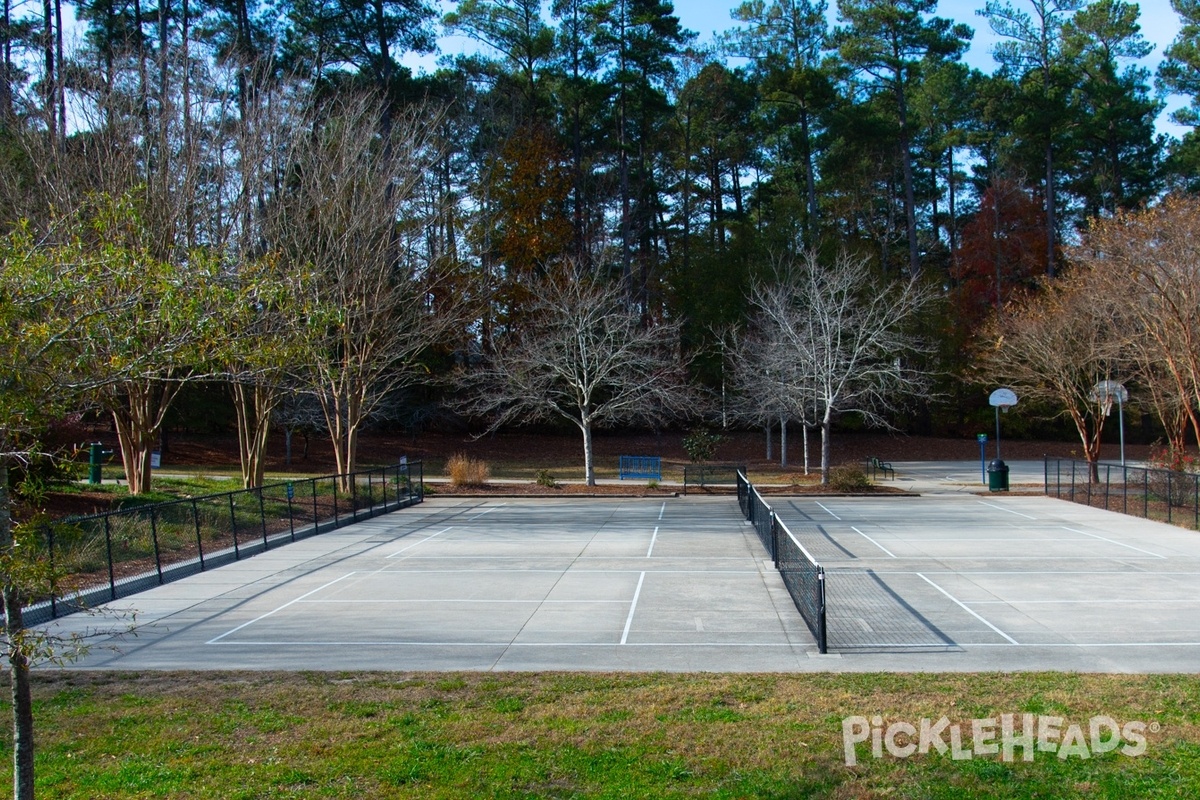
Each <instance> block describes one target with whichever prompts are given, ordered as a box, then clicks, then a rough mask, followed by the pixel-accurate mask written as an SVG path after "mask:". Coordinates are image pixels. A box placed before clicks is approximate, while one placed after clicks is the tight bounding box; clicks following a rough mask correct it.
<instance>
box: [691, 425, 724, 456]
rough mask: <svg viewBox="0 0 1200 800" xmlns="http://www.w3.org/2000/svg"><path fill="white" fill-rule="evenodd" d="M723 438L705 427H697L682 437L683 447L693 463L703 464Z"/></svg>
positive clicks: (714, 451)
mask: <svg viewBox="0 0 1200 800" xmlns="http://www.w3.org/2000/svg"><path fill="white" fill-rule="evenodd" d="M723 438H724V437H722V436H721V435H720V434H719V433H713V432H712V431H710V430H708V429H707V428H697V429H696V430H694V431H692V432H691V433H690V434H688V435H687V436H685V437H684V438H683V449H684V452H686V453H687V454H688V458H690V459H691V460H692V463H693V464H703V463H704V462H706V461H708V460H710V459H711V458H712V457H713V454H714V453H716V451H717V445H719V444H720V443H721V441H722V439H723Z"/></svg>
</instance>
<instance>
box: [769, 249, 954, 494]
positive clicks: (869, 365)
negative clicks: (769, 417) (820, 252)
mask: <svg viewBox="0 0 1200 800" xmlns="http://www.w3.org/2000/svg"><path fill="white" fill-rule="evenodd" d="M776 276H777V278H776V280H775V281H774V282H773V283H771V284H759V285H757V286H755V287H754V289H753V290H752V294H751V308H752V313H753V314H754V316H755V326H756V327H757V330H758V331H759V334H758V344H757V350H756V353H755V358H756V360H758V362H759V363H760V364H764V365H767V366H766V367H765V369H767V370H774V371H776V373H777V375H778V379H777V380H774V381H773V384H774V386H775V388H774V389H773V390H771V391H772V392H773V393H774V402H775V403H777V404H778V405H779V406H780V407H781V408H786V409H792V410H794V412H793V413H804V412H805V411H806V410H807V409H810V408H811V409H812V411H813V417H812V418H813V419H814V420H815V422H816V424H817V425H819V426H820V428H821V481H822V482H823V483H826V482H828V481H829V466H830V464H829V460H830V434H831V431H832V426H833V422H834V419H835V418H836V417H837V416H838V415H842V414H850V413H854V414H858V415H860V416H861V417H863V418H864V419H865V420H866V421H867V422H868V423H869V424H873V425H879V426H884V427H887V426H888V425H889V422H888V419H887V416H886V414H887V413H888V412H889V411H892V410H895V409H897V408H898V407H899V406H900V404H901V403H902V402H904V401H906V400H908V399H912V398H915V397H925V396H928V392H929V388H928V384H929V381H928V374H927V373H926V372H925V371H923V370H921V369H918V368H916V367H915V366H912V365H910V364H907V363H906V359H909V358H911V357H913V356H918V355H920V354H922V353H924V352H925V350H926V348H925V346H924V345H923V343H922V342H921V341H920V340H919V339H918V338H917V337H916V336H913V335H912V334H910V333H909V332H908V329H909V328H910V326H911V325H912V323H913V322H914V321H915V320H916V319H917V317H918V316H919V315H920V314H921V313H922V312H923V311H925V310H926V309H927V308H928V307H929V305H930V304H931V302H932V299H933V295H932V294H931V293H930V292H929V291H927V290H926V289H924V288H922V287H921V285H919V284H918V283H916V282H912V281H904V282H901V283H891V284H884V283H881V282H879V281H878V280H877V279H875V277H874V276H873V275H872V273H871V269H870V267H869V266H868V264H867V262H866V261H865V260H864V259H861V258H856V257H853V256H850V255H847V254H844V253H843V254H841V255H839V256H838V257H837V258H836V260H835V261H834V262H833V263H832V264H829V265H825V264H822V263H821V262H820V260H819V259H818V257H817V255H816V254H815V253H811V252H810V253H807V254H804V255H802V256H800V257H798V258H797V257H788V258H785V259H781V260H780V261H779V263H777V265H776ZM802 418H803V417H802Z"/></svg>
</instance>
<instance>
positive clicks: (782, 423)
mask: <svg viewBox="0 0 1200 800" xmlns="http://www.w3.org/2000/svg"><path fill="white" fill-rule="evenodd" d="M787 424H788V421H787V417H784V416H781V417H780V418H779V466H781V467H786V466H787V465H788V463H787Z"/></svg>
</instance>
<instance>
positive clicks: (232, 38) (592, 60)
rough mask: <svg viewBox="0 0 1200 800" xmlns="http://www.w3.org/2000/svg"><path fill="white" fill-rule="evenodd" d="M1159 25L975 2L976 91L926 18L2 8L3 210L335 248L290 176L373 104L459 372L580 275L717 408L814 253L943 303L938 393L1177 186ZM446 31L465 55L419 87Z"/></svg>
mask: <svg viewBox="0 0 1200 800" xmlns="http://www.w3.org/2000/svg"><path fill="white" fill-rule="evenodd" d="M1172 4H1173V6H1174V8H1175V10H1176V12H1177V13H1178V14H1179V15H1180V17H1181V20H1182V22H1183V28H1182V30H1181V32H1180V34H1179V36H1178V38H1177V40H1176V41H1175V42H1173V43H1172V44H1171V46H1170V47H1169V48H1168V49H1167V51H1166V52H1165V54H1164V55H1165V58H1164V60H1163V62H1162V66H1161V68H1160V69H1159V70H1158V72H1157V73H1156V74H1151V73H1150V72H1149V71H1148V70H1147V69H1146V68H1144V67H1142V66H1140V65H1139V59H1141V58H1143V57H1144V56H1145V55H1147V53H1148V52H1149V51H1150V49H1151V46H1150V44H1149V43H1148V42H1147V41H1146V40H1145V39H1144V38H1143V37H1142V35H1141V33H1140V29H1139V24H1138V20H1139V14H1140V10H1139V7H1138V5H1137V4H1136V3H1127V2H1122V1H1121V0H1094V2H1091V3H1085V2H1082V0H1013V1H1012V2H1008V1H1007V0H1005V1H1003V2H1001V1H1000V0H989V2H987V3H985V4H984V5H982V6H981V7H980V8H979V9H978V15H977V17H976V18H975V20H974V22H975V23H976V24H977V25H979V26H989V27H990V28H991V29H992V30H993V31H995V33H996V34H997V35H998V37H999V38H998V42H999V44H998V45H997V46H996V47H995V51H994V56H995V61H996V64H997V67H996V69H995V71H994V72H992V73H991V74H987V73H984V72H981V71H980V70H978V69H974V68H971V67H969V66H968V65H967V64H965V63H964V62H963V55H964V53H965V52H966V51H967V49H968V47H969V46H970V43H971V40H972V36H973V31H972V30H971V28H970V27H968V26H967V25H964V24H957V23H954V22H952V21H950V20H948V19H946V18H943V17H939V16H938V15H937V12H938V9H937V5H936V2H933V0H842V1H841V2H840V3H838V5H837V6H836V9H834V12H835V13H833V14H831V13H829V12H830V9H829V8H827V6H826V4H825V3H824V2H821V1H820V0H748V2H745V3H743V4H742V5H740V6H738V7H737V8H736V9H735V10H734V11H733V12H732V18H731V20H730V24H729V29H728V30H727V31H726V32H725V33H724V34H722V35H720V36H718V37H717V39H716V41H715V44H714V45H712V46H709V47H700V46H698V45H697V41H696V36H695V35H694V34H693V33H691V32H689V31H687V30H685V29H683V28H682V27H681V25H680V22H679V19H678V18H677V17H676V16H675V14H674V9H673V6H672V4H671V3H670V2H667V1H665V0H600V1H598V2H585V1H584V0H555V2H553V3H551V4H545V3H542V2H540V0H463V2H460V3H459V4H458V5H457V7H456V8H455V9H454V10H453V12H451V13H450V14H448V15H447V16H446V17H445V18H444V19H439V17H438V16H437V12H436V11H435V6H434V5H433V4H430V3H424V2H419V0H401V1H399V2H397V0H371V1H370V2H368V1H367V0H321V1H317V0H281V1H280V2H277V3H270V4H266V3H256V2H253V1H252V0H173V1H172V0H158V2H154V0H146V2H143V1H142V0H93V1H91V2H78V3H74V4H70V3H63V2H62V0H45V2H43V3H42V4H6V5H5V18H4V22H3V27H2V28H0V41H2V42H3V65H2V69H3V79H2V80H0V125H2V130H0V158H3V162H2V175H3V186H2V187H0V191H2V193H3V194H2V196H0V216H2V218H3V220H4V221H5V222H6V223H11V224H13V225H15V224H16V222H17V221H18V220H25V221H27V222H28V223H29V224H31V225H32V226H33V228H34V229H35V230H37V229H39V227H40V228H41V229H43V230H46V231H49V230H50V229H51V228H52V227H53V225H52V223H51V221H52V220H55V219H61V216H60V215H62V214H63V213H71V211H72V209H78V208H81V207H83V206H84V204H85V202H86V201H85V198H87V197H91V196H94V195H95V194H96V193H103V194H106V195H108V196H110V197H113V198H120V197H128V196H129V195H130V194H131V193H132V194H133V195H136V196H137V197H138V198H140V201H139V203H138V204H137V207H138V209H139V212H138V221H137V224H138V225H139V226H141V228H142V229H143V230H142V233H141V234H140V236H141V239H140V240H139V241H140V244H139V246H144V247H145V248H146V251H147V252H148V253H150V254H153V256H154V257H155V258H159V259H163V260H168V261H175V262H179V263H186V262H187V261H188V260H189V259H194V258H195V256H194V254H195V253H196V252H197V251H199V250H203V251H205V252H206V253H208V254H209V256H210V257H214V258H215V259H216V260H217V261H219V262H220V263H222V264H224V265H225V267H226V269H236V268H237V265H239V264H244V263H248V262H251V261H261V260H262V259H263V258H265V257H267V256H268V255H269V254H271V253H278V252H282V251H285V250H287V249H288V248H292V249H293V251H295V250H296V249H303V248H305V247H310V248H321V247H325V248H326V249H328V250H330V252H332V248H333V245H332V244H330V243H329V242H325V243H322V242H316V241H309V242H304V241H301V239H302V237H300V236H298V235H297V234H296V233H295V232H294V231H292V232H288V230H289V229H288V225H291V226H296V225H299V226H300V227H303V226H304V222H303V220H304V219H309V220H315V219H317V217H318V216H320V214H323V213H326V212H328V213H329V214H332V212H331V211H329V210H328V209H326V211H324V212H323V211H320V210H319V208H318V207H319V205H320V203H319V202H318V200H317V199H315V198H316V195H315V194H314V195H311V196H308V198H307V200H306V201H305V202H306V203H307V205H304V204H303V203H300V202H299V201H296V199H295V198H294V197H292V195H294V194H295V192H296V189H297V187H299V186H304V187H306V191H315V192H316V193H318V194H319V192H320V187H319V186H318V187H316V188H315V190H314V189H313V188H312V187H309V186H308V183H309V182H308V181H307V177H310V176H311V175H313V174H316V170H317V168H316V167H315V166H314V164H315V162H313V161H311V159H312V158H315V156H314V155H313V154H312V153H309V155H308V157H309V158H310V162H309V167H310V169H309V172H308V173H307V175H301V174H300V173H299V169H300V167H299V165H298V164H297V163H296V162H295V161H291V160H289V157H288V154H289V153H291V152H294V149H295V143H294V140H295V139H298V138H301V137H309V138H310V139H312V140H313V141H314V142H316V141H318V140H320V139H321V138H322V137H329V138H330V139H331V140H332V139H336V138H337V137H336V136H331V135H330V133H329V132H328V131H326V130H324V128H325V127H326V126H328V125H329V124H332V123H331V121H337V120H341V119H344V117H343V116H341V115H340V114H339V113H338V112H336V111H334V110H332V109H335V107H336V106H337V105H338V102H339V98H343V99H344V98H345V97H347V96H351V95H353V96H363V95H370V96H372V97H374V98H381V100H379V101H378V102H379V113H378V118H377V122H376V125H375V135H377V136H378V141H379V143H380V144H379V146H380V147H381V148H383V149H385V150H388V149H389V148H391V147H392V144H391V142H392V141H393V138H394V137H392V136H391V132H392V131H393V129H396V128H402V129H405V130H414V131H415V130H417V129H418V128H419V135H417V134H413V135H406V138H405V139H404V147H405V148H406V153H408V156H406V157H410V162H409V163H411V164H414V165H419V167H420V169H419V174H417V175H412V176H406V177H405V179H404V181H402V183H403V185H402V186H401V185H399V184H396V185H394V186H392V187H390V188H389V187H383V190H382V191H383V194H381V195H380V197H381V198H382V199H381V200H380V203H381V204H382V205H383V206H385V207H386V208H388V209H389V211H390V212H391V213H394V214H395V220H394V223H395V229H396V231H397V233H396V234H395V236H393V237H392V240H391V241H389V242H388V243H386V244H384V245H381V247H383V248H385V249H388V250H389V254H390V257H392V258H393V260H394V261H395V262H396V263H401V262H402V263H403V264H405V265H406V266H407V267H408V268H410V269H417V270H419V271H421V272H422V273H423V274H427V275H431V276H435V278H436V280H432V281H430V282H429V284H428V286H430V287H432V288H430V290H429V293H428V295H427V302H428V303H429V304H430V306H431V307H437V306H438V305H439V304H446V303H449V302H450V300H449V298H454V303H455V304H457V303H458V302H459V301H460V300H461V299H463V298H470V299H471V300H472V301H473V302H472V303H471V305H470V307H471V309H472V312H471V314H470V317H469V320H468V321H467V322H465V323H463V324H462V325H460V326H459V330H458V331H457V333H455V334H453V335H450V334H448V340H447V342H444V343H442V347H443V349H444V350H445V351H453V352H456V353H458V354H459V355H458V358H459V360H460V361H461V359H462V358H463V357H464V356H463V355H462V354H464V353H466V354H468V355H467V356H466V357H467V358H471V357H474V356H471V355H470V354H472V353H480V354H483V355H486V354H487V353H492V352H495V351H496V349H497V347H498V346H500V345H499V344H498V343H500V342H502V340H503V337H504V336H506V335H508V334H509V333H512V332H514V331H518V330H519V329H520V328H521V326H522V325H523V323H524V322H525V320H526V317H527V315H528V312H529V309H530V308H532V306H533V301H534V300H535V299H536V298H535V297H533V293H532V291H531V288H530V287H531V286H532V284H531V281H532V280H533V279H535V278H538V277H541V276H544V275H545V274H547V273H548V272H552V271H553V270H554V268H555V265H561V264H564V263H569V264H571V265H573V268H574V269H576V270H577V271H578V272H579V274H589V275H594V274H597V273H600V274H603V275H605V276H607V278H608V279H609V280H611V281H613V282H617V283H620V284H621V285H622V286H623V287H624V288H625V290H626V294H627V296H628V298H629V301H630V302H631V303H632V304H633V305H635V306H636V307H637V308H638V310H639V311H640V313H641V315H642V317H643V318H644V319H645V320H647V321H650V320H670V321H672V323H677V324H679V325H680V330H681V336H682V347H683V349H684V351H685V352H687V353H688V354H689V355H691V356H692V358H693V360H692V361H691V365H692V371H693V373H694V375H695V376H696V377H698V378H699V379H700V380H701V381H702V382H705V383H707V384H708V385H710V386H714V387H715V386H717V385H718V384H719V383H720V382H721V380H722V378H723V375H724V372H725V368H726V364H725V363H724V360H723V358H722V355H721V352H722V342H723V341H724V339H723V336H725V334H727V333H728V332H729V331H731V330H737V329H739V328H741V327H743V326H744V325H745V324H746V322H747V319H748V318H749V316H750V314H751V311H752V309H751V302H750V298H751V296H752V293H753V289H754V286H755V284H756V282H759V281H764V280H769V279H770V275H768V272H769V266H768V265H770V264H772V263H778V262H779V261H780V259H782V258H786V257H789V256H790V257H799V256H800V255H801V254H812V253H817V254H820V253H824V254H826V256H827V257H828V258H829V259H830V260H832V259H835V258H837V257H839V256H841V255H846V254H848V255H849V256H852V257H853V258H855V259H860V260H864V261H865V262H866V263H868V264H869V265H870V266H871V268H872V270H873V271H874V273H875V274H876V275H879V276H883V277H884V278H885V279H890V280H896V281H899V280H919V281H922V282H926V283H929V284H931V285H934V286H936V287H939V288H940V290H941V293H942V296H943V299H944V301H945V302H943V303H941V304H939V305H936V306H931V307H930V308H931V309H933V310H930V311H929V312H928V315H929V318H927V319H926V320H924V322H923V328H924V332H925V333H927V334H932V335H933V336H934V337H935V338H936V339H937V340H938V341H939V342H940V343H941V346H940V349H939V358H940V359H941V362H940V363H939V365H938V367H939V371H940V372H942V373H953V372H954V371H955V370H957V369H960V368H961V367H963V365H964V364H965V363H966V361H967V358H968V357H967V355H966V353H967V351H966V349H965V346H966V344H967V343H968V342H969V341H970V340H971V339H972V337H973V335H974V334H975V332H976V331H977V330H978V329H980V326H982V325H983V323H984V321H985V320H986V319H987V318H988V316H989V315H990V314H992V313H993V312H994V311H995V310H996V309H1000V308H1002V307H1004V306H1005V305H1006V304H1007V303H1008V302H1009V301H1010V300H1011V299H1013V298H1014V297H1017V296H1019V295H1021V294H1022V293H1024V292H1026V291H1028V290H1031V289H1035V288H1036V286H1037V285H1038V281H1039V279H1043V278H1046V277H1053V276H1056V275H1058V274H1059V273H1060V272H1062V271H1063V270H1064V266H1065V263H1066V256H1065V253H1066V249H1067V248H1069V247H1070V246H1072V245H1074V244H1077V243H1078V242H1079V241H1081V237H1082V236H1083V235H1085V234H1086V231H1087V230H1088V229H1089V227H1090V226H1091V225H1092V224H1093V221H1094V220H1096V219H1099V218H1111V217H1113V216H1114V215H1116V214H1118V212H1121V211H1122V210H1135V209H1138V208H1141V207H1144V206H1146V205H1147V204H1152V203H1154V202H1155V201H1157V200H1158V199H1160V198H1162V197H1164V196H1165V195H1167V194H1168V193H1171V192H1177V193H1187V192H1190V191H1192V190H1194V189H1195V188H1196V187H1197V185H1198V184H1197V177H1198V176H1200V150H1198V149H1197V145H1196V139H1195V136H1194V134H1192V133H1189V134H1187V135H1186V136H1184V137H1183V138H1182V140H1175V139H1172V138H1170V137H1167V136H1164V135H1161V134H1159V133H1158V132H1156V128H1155V121H1156V118H1157V117H1158V116H1159V114H1160V112H1161V111H1162V109H1163V101H1162V97H1163V96H1164V93H1166V92H1172V93H1175V94H1180V95H1183V96H1185V97H1187V98H1188V99H1190V100H1191V101H1192V105H1190V106H1188V107H1186V108H1184V109H1182V110H1180V111H1178V112H1176V114H1175V115H1174V118H1175V121H1176V122H1178V123H1180V124H1182V125H1185V126H1190V125H1193V124H1195V123H1196V122H1197V121H1198V117H1197V108H1198V105H1197V103H1200V50H1198V46H1200V44H1198V43H1200V28H1198V27H1197V25H1198V24H1200V4H1197V2H1196V1H1195V0H1173V3H1172ZM69 12H73V17H74V18H75V19H76V20H77V22H76V24H75V25H74V26H73V27H72V26H68V25H66V24H65V23H64V20H65V19H69V18H70V17H71V16H72V13H69ZM831 19H833V20H835V22H833V23H831V21H830V20H831ZM439 31H448V32H451V33H454V34H457V35H462V36H466V37H469V38H470V39H472V40H474V41H475V42H477V43H478V45H479V46H478V48H477V50H476V52H472V53H468V54H463V55H459V56H454V57H447V58H444V59H442V62H441V63H442V64H443V66H442V67H441V68H439V69H437V70H436V71H434V72H432V73H429V74H424V73H423V74H413V72H412V71H411V70H410V69H409V68H407V67H406V66H404V64H405V61H406V60H407V59H408V58H409V57H410V56H411V55H413V54H422V53H430V52H433V51H434V50H435V48H436V42H437V38H438V33H439ZM731 64H736V65H740V66H730V65H731ZM324 109H331V110H330V111H329V112H328V113H325V112H324V111H323V110H324ZM417 118H419V119H420V123H419V124H418V123H416V122H414V120H415V119H417ZM381 158H382V159H383V160H384V161H389V162H390V161H391V160H392V159H393V154H392V153H390V152H385V153H383V154H382V156H381ZM320 169H322V170H327V171H330V172H329V174H330V175H333V176H334V177H331V178H330V179H329V180H330V181H333V182H336V180H337V178H336V176H337V175H338V174H344V172H345V171H344V170H343V171H342V172H341V173H339V172H338V171H337V170H338V167H337V165H336V164H323V165H322V166H321V167H320ZM330 185H331V186H332V183H331V184H330ZM376 188H378V187H376ZM339 191H341V189H339ZM350 191H354V190H353V189H350ZM373 191H374V189H373ZM400 192H402V193H403V198H399V199H397V198H396V197H395V194H396V193H400ZM333 195H334V193H333V192H331V193H330V196H329V197H327V198H324V201H325V202H327V203H329V204H332V203H335V202H336V201H337V198H336V197H334V196H333ZM289 204H291V208H292V211H293V212H294V213H293V214H292V216H291V217H289V218H288V219H289V220H290V222H289V223H287V225H281V223H280V220H281V219H282V218H281V217H280V213H279V209H280V208H283V207H285V206H289ZM301 206H303V208H301ZM355 208H356V207H355V206H354V205H353V204H352V203H347V204H346V205H345V209H348V210H351V211H353V210H354V209H355ZM354 213H359V212H358V211H354ZM305 214H307V215H309V216H308V217H304V215H305ZM335 216H336V215H335ZM329 219H330V220H332V219H333V217H332V216H331V217H330V218H329ZM322 224H326V223H325V222H323V223H322ZM328 224H329V225H335V226H336V224H338V223H335V222H331V221H330V222H328ZM352 229H353V226H352V225H350V224H348V223H347V225H346V227H345V229H344V230H345V232H346V235H347V236H351V235H352V234H353V230H352ZM313 230H314V231H315V230H316V228H313ZM347 241H348V240H347ZM337 246H338V247H343V248H347V247H348V245H347V243H346V241H342V242H339V243H338V244H337ZM343 252H345V253H350V252H352V250H350V249H344V250H343ZM329 258H330V259H332V258H333V256H332V255H330V256H329ZM318 260H319V259H318ZM456 307H457V306H456ZM459 310H461V307H459ZM455 337H457V338H456V339H455ZM451 340H453V341H451ZM967 394H970V396H971V397H972V398H974V400H972V401H971V402H976V403H978V402H981V401H980V400H979V398H978V397H976V395H979V394H980V393H979V392H978V391H977V390H971V391H970V392H968V393H967ZM943 396H946V395H943ZM949 396H950V397H951V398H955V397H956V396H957V397H962V396H963V392H962V391H961V390H959V391H958V392H957V394H956V391H955V390H954V389H953V388H952V389H951V390H950V391H949Z"/></svg>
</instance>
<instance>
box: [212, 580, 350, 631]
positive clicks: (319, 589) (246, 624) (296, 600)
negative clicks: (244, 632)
mask: <svg viewBox="0 0 1200 800" xmlns="http://www.w3.org/2000/svg"><path fill="white" fill-rule="evenodd" d="M355 574H357V573H355V572H347V573H346V574H345V575H343V576H342V577H340V578H334V579H333V580H331V581H330V582H329V583H326V584H324V585H323V586H318V587H317V588H316V589H313V590H312V591H311V592H305V593H304V594H302V595H300V596H299V597H296V598H293V599H291V600H289V601H287V602H286V603H284V604H283V605H281V606H279V607H278V608H273V609H271V610H270V611H268V612H267V613H265V614H260V615H258V616H257V617H255V618H254V619H252V620H250V621H249V622H243V623H242V624H241V625H238V626H237V627H236V628H234V629H233V630H228V631H225V632H224V633H222V634H221V635H220V636H218V637H216V638H215V639H209V640H208V641H207V642H205V644H216V643H217V642H219V641H221V640H222V639H224V638H225V637H226V636H229V635H231V634H234V633H237V632H238V631H240V630H241V629H242V628H246V627H249V626H251V625H253V624H254V623H256V622H258V621H259V620H262V619H266V618H267V617H269V616H271V615H272V614H274V613H276V612H279V611H283V610H284V609H285V608H287V607H288V606H291V605H295V604H296V603H299V602H300V601H301V600H303V599H304V598H306V597H312V596H313V595H314V594H317V593H318V592H323V591H325V590H326V589H328V588H329V587H330V586H333V585H334V584H335V583H338V582H339V581H344V580H345V579H346V578H349V577H350V576H351V575H355Z"/></svg>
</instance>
